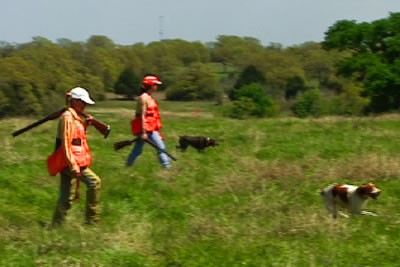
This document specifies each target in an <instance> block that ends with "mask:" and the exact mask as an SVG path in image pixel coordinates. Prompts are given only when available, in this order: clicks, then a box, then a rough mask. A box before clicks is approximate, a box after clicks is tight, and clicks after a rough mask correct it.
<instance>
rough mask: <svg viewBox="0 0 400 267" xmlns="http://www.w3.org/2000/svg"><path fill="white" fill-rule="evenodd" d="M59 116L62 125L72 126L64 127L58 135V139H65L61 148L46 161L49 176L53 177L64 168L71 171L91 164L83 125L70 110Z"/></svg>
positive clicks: (73, 111)
mask: <svg viewBox="0 0 400 267" xmlns="http://www.w3.org/2000/svg"><path fill="white" fill-rule="evenodd" d="M61 116H62V122H64V125H72V127H66V128H65V129H64V133H58V137H59V138H61V139H62V138H65V139H64V140H62V142H61V143H62V144H61V146H60V147H59V148H57V150H56V151H55V152H54V153H53V154H52V155H51V156H49V157H48V159H47V167H48V170H49V174H50V175H53V176H54V175H56V174H57V173H58V172H60V171H62V170H63V169H65V168H66V167H70V168H71V169H72V170H73V169H77V168H82V167H89V166H90V165H91V164H92V153H91V151H90V148H89V144H88V143H87V137H86V125H85V123H84V122H83V121H82V119H81V118H80V117H79V116H78V115H77V114H76V112H75V110H73V109H71V108H70V109H68V110H67V111H66V112H64V113H63V114H62V115H61ZM59 131H60V130H59ZM67 139H68V140H69V141H68V140H67Z"/></svg>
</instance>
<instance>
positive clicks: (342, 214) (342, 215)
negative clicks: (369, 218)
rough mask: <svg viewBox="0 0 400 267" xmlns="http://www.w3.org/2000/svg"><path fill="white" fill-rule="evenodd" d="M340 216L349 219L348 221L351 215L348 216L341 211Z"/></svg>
mask: <svg viewBox="0 0 400 267" xmlns="http://www.w3.org/2000/svg"><path fill="white" fill-rule="evenodd" d="M338 215H339V216H340V217H343V218H347V219H348V218H350V216H349V215H347V214H346V213H344V212H341V211H339V212H338Z"/></svg>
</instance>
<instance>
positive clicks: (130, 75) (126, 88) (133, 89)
mask: <svg viewBox="0 0 400 267" xmlns="http://www.w3.org/2000/svg"><path fill="white" fill-rule="evenodd" d="M139 84H140V79H139V78H138V77H137V76H136V74H135V72H134V71H133V69H132V67H127V68H126V69H125V70H124V71H123V72H121V74H120V76H119V78H118V80H117V82H116V83H115V93H116V94H119V95H125V96H126V97H127V98H128V99H133V97H134V96H135V95H137V94H138V93H139Z"/></svg>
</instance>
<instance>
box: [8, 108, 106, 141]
mask: <svg viewBox="0 0 400 267" xmlns="http://www.w3.org/2000/svg"><path fill="white" fill-rule="evenodd" d="M66 110H67V108H62V109H60V110H59V111H56V112H54V113H51V114H50V115H48V116H46V117H44V118H43V119H40V120H38V121H36V122H34V123H32V124H29V125H28V126H26V127H24V128H22V129H19V130H17V131H15V132H13V133H12V136H13V137H16V136H18V135H20V134H23V133H25V132H27V131H29V130H30V129H32V128H35V127H37V126H39V125H41V124H43V123H45V122H47V121H50V120H54V119H57V118H59V117H60V116H61V115H62V114H63V113H64V111H66ZM81 115H82V116H83V117H85V118H86V119H88V120H89V125H93V126H94V127H95V128H96V130H98V131H99V132H100V133H101V134H102V135H103V136H104V138H107V136H108V135H109V133H110V131H111V126H110V125H107V124H105V123H103V122H101V121H99V120H97V119H95V118H93V117H92V116H91V115H88V114H86V113H83V112H82V113H81Z"/></svg>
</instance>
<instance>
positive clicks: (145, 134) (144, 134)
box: [141, 132, 149, 140]
mask: <svg viewBox="0 0 400 267" xmlns="http://www.w3.org/2000/svg"><path fill="white" fill-rule="evenodd" d="M141 138H142V139H143V140H149V136H148V135H147V133H146V132H144V133H143V134H142V136H141Z"/></svg>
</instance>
